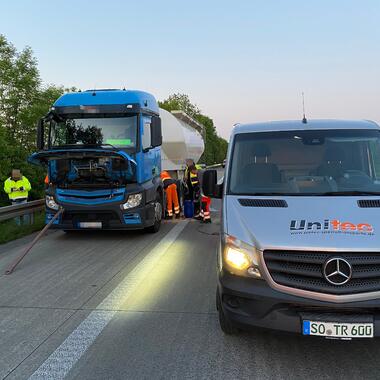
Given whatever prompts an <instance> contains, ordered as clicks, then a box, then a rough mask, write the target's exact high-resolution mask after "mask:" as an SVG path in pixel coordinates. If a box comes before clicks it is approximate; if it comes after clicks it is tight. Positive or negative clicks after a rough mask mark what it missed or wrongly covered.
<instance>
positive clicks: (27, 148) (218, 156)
mask: <svg viewBox="0 0 380 380" xmlns="http://www.w3.org/2000/svg"><path fill="white" fill-rule="evenodd" d="M68 91H75V88H64V87H62V86H56V85H53V84H49V85H45V84H43V83H42V80H41V77H40V73H39V70H38V65H37V60H36V58H35V57H34V56H33V51H32V49H31V48H30V47H26V48H24V49H23V50H21V51H17V49H16V48H15V46H14V45H13V44H12V43H10V42H9V41H8V40H7V39H6V38H5V36H3V35H1V34H0V182H1V188H0V206H4V205H7V204H8V203H9V202H8V198H7V196H6V194H5V193H4V191H3V189H2V188H3V183H4V181H5V180H6V179H7V178H8V177H9V175H10V171H11V170H12V168H17V169H21V171H22V173H23V174H24V175H25V176H27V177H28V178H29V180H30V182H31V184H32V191H31V192H30V198H31V199H38V198H41V197H42V196H43V190H44V177H45V175H46V173H45V172H44V170H43V169H42V168H40V167H37V166H35V165H30V164H28V162H27V158H28V156H29V155H30V154H31V153H32V152H33V151H35V150H36V146H35V145H36V144H35V142H36V125H37V122H38V120H39V119H40V118H41V117H43V116H44V115H45V114H46V113H47V112H48V111H49V108H50V107H51V106H52V104H53V103H54V101H55V100H56V99H57V98H59V97H60V96H61V95H62V94H63V93H64V92H68ZM159 104H160V106H161V107H162V108H164V109H166V110H168V111H171V110H182V111H184V112H186V113H187V114H188V115H189V116H191V117H193V118H194V119H195V120H197V121H198V122H199V123H201V124H203V125H204V126H205V152H204V154H203V156H202V157H201V162H202V163H205V164H213V163H215V162H221V161H222V160H223V159H224V158H225V155H226V152H227V145H228V144H227V141H225V140H224V139H222V138H221V137H219V136H218V135H217V133H216V129H215V126H214V123H213V121H212V119H211V118H209V117H208V116H206V115H203V114H202V113H201V111H200V110H199V108H198V107H197V106H196V105H195V104H193V103H191V101H190V99H189V97H188V96H187V95H185V94H173V95H171V96H169V97H168V99H165V100H163V101H161V102H159Z"/></svg>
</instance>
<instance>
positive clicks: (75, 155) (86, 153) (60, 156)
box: [28, 148, 136, 166]
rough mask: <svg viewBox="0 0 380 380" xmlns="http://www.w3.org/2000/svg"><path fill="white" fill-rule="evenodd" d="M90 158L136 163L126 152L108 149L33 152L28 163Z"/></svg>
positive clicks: (42, 163)
mask: <svg viewBox="0 0 380 380" xmlns="http://www.w3.org/2000/svg"><path fill="white" fill-rule="evenodd" d="M92 157H119V158H123V159H124V160H126V161H129V162H131V163H133V164H134V165H136V161H135V160H134V159H133V158H132V157H131V156H130V155H129V154H128V153H126V152H124V151H122V150H119V151H116V150H110V149H90V148H84V149H78V148H75V149H50V150H42V151H40V152H35V153H33V154H32V155H30V156H29V158H28V162H30V163H31V164H34V165H43V166H46V165H47V163H48V162H49V161H51V160H67V159H82V158H92Z"/></svg>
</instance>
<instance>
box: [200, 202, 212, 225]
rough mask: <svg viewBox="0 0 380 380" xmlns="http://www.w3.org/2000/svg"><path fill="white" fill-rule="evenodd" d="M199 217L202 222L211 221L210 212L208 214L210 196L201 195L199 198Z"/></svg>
mask: <svg viewBox="0 0 380 380" xmlns="http://www.w3.org/2000/svg"><path fill="white" fill-rule="evenodd" d="M201 205H202V208H201V218H202V219H203V221H204V222H207V221H211V214H210V205H211V198H209V197H205V196H204V195H202V199H201Z"/></svg>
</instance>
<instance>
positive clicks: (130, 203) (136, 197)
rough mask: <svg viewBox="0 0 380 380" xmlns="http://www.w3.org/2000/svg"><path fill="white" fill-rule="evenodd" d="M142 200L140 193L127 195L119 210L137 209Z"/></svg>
mask: <svg viewBox="0 0 380 380" xmlns="http://www.w3.org/2000/svg"><path fill="white" fill-rule="evenodd" d="M142 198H143V196H142V193H137V194H131V195H128V200H127V201H126V202H125V203H123V204H122V205H121V208H122V209H123V210H128V209H130V208H134V207H137V206H139V205H140V203H141V201H142Z"/></svg>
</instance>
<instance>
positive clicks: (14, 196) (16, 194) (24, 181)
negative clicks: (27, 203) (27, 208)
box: [4, 176, 32, 201]
mask: <svg viewBox="0 0 380 380" xmlns="http://www.w3.org/2000/svg"><path fill="white" fill-rule="evenodd" d="M22 187H23V190H20V188H22ZM31 188H32V187H31V186H30V182H29V181H28V178H26V177H24V176H22V177H21V179H19V180H18V181H15V180H13V179H12V177H9V178H8V179H7V180H6V181H5V183H4V191H5V192H6V193H7V194H8V197H9V199H10V200H11V201H16V200H21V199H27V198H28V192H29V191H30V189H31ZM12 189H13V191H12Z"/></svg>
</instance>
